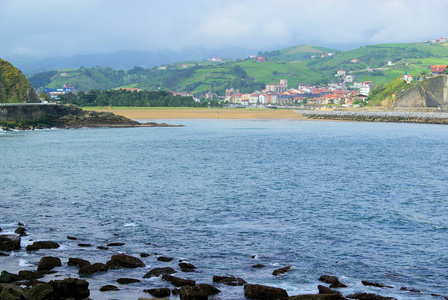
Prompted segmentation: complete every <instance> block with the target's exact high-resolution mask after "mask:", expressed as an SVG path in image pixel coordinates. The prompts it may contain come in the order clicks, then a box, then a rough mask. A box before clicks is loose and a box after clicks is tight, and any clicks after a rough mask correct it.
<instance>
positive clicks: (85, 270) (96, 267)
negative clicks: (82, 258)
mask: <svg viewBox="0 0 448 300" xmlns="http://www.w3.org/2000/svg"><path fill="white" fill-rule="evenodd" d="M108 270H109V267H108V266H107V265H105V264H102V263H94V264H93V265H87V266H82V267H81V268H79V271H78V273H79V274H80V275H92V274H95V273H97V272H107V271H108Z"/></svg>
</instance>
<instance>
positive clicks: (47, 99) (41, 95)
mask: <svg viewBox="0 0 448 300" xmlns="http://www.w3.org/2000/svg"><path fill="white" fill-rule="evenodd" d="M39 98H42V99H43V100H44V101H51V97H50V95H48V94H47V93H44V92H42V93H40V94H39Z"/></svg>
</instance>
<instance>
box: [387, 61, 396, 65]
mask: <svg viewBox="0 0 448 300" xmlns="http://www.w3.org/2000/svg"><path fill="white" fill-rule="evenodd" d="M387 65H388V66H395V64H394V63H393V62H392V61H391V60H389V61H387Z"/></svg>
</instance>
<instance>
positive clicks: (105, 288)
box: [100, 284, 119, 292]
mask: <svg viewBox="0 0 448 300" xmlns="http://www.w3.org/2000/svg"><path fill="white" fill-rule="evenodd" d="M118 290H119V289H118V287H116V286H115V285H111V284H107V285H103V286H102V287H100V291H101V292H108V291H118Z"/></svg>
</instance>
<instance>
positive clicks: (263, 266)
mask: <svg viewBox="0 0 448 300" xmlns="http://www.w3.org/2000/svg"><path fill="white" fill-rule="evenodd" d="M265 267H266V266H265V265H262V264H256V265H253V266H252V268H256V269H261V268H265Z"/></svg>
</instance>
